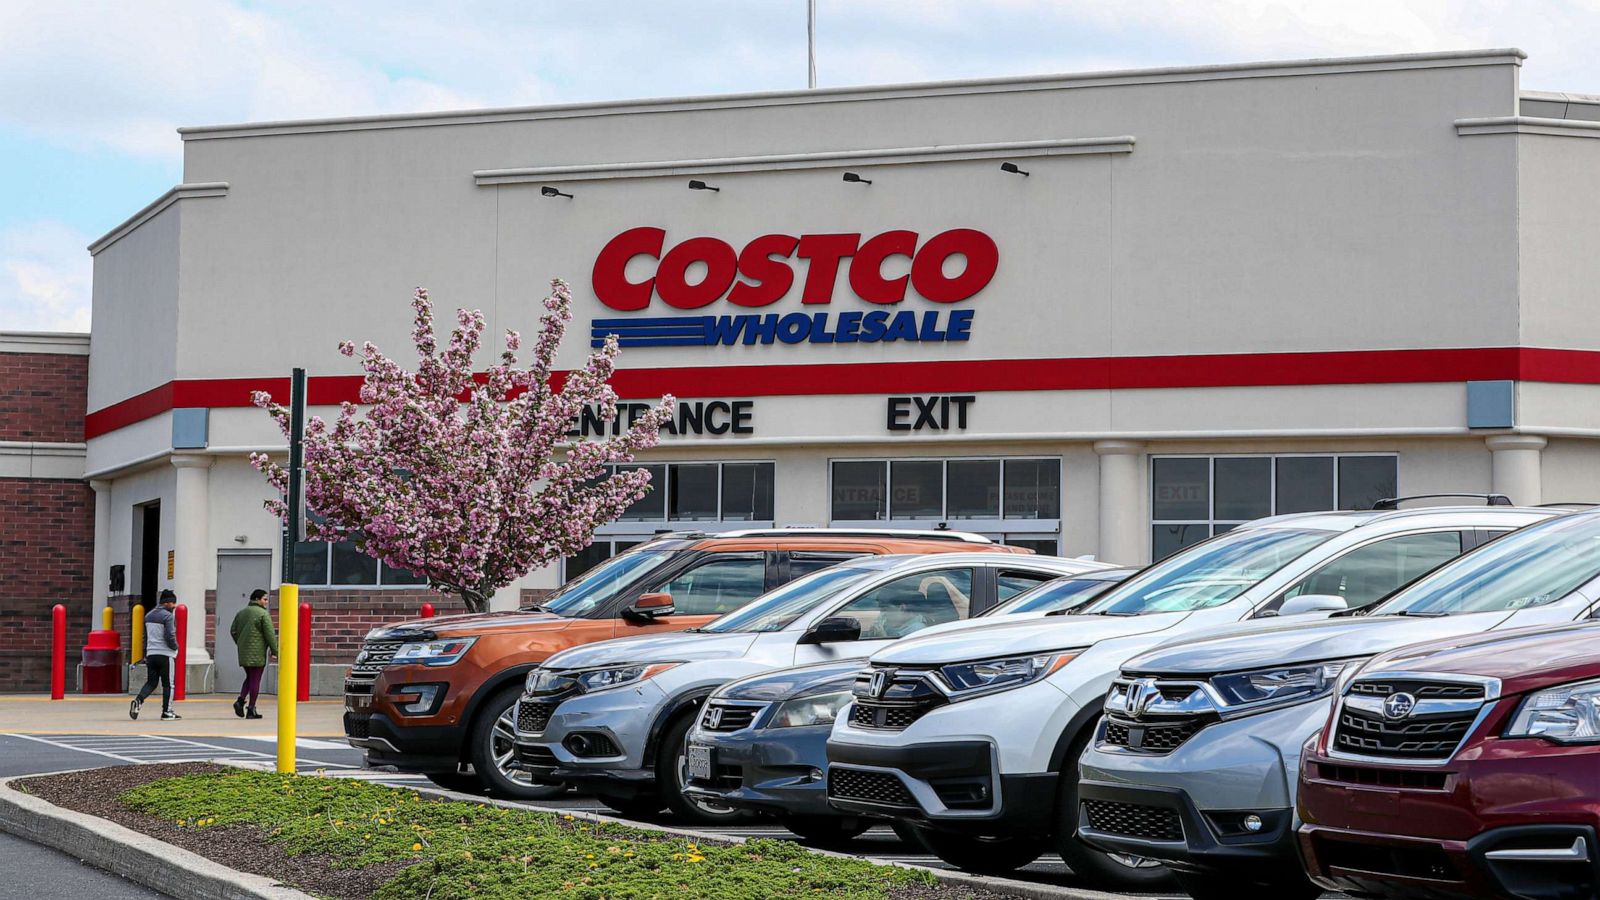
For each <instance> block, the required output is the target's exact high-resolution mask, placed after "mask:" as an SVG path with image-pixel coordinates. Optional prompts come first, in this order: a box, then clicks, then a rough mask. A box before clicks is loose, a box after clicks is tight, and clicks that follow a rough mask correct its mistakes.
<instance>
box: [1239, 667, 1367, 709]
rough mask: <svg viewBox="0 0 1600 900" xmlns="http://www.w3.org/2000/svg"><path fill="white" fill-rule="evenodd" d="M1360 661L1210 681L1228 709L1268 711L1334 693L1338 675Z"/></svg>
mask: <svg viewBox="0 0 1600 900" xmlns="http://www.w3.org/2000/svg"><path fill="white" fill-rule="evenodd" d="M1362 662H1363V660H1359V659H1341V660H1336V661H1334V662H1326V663H1316V664H1314V665H1309V666H1287V667H1284V668H1280V669H1258V670H1256V671H1254V672H1232V673H1229V674H1227V675H1218V676H1216V677H1214V678H1212V679H1211V686H1212V687H1214V688H1216V690H1217V694H1218V695H1219V696H1221V698H1222V701H1223V703H1224V704H1226V705H1227V706H1228V707H1268V706H1281V705H1286V704H1290V703H1303V702H1305V701H1307V700H1315V699H1317V698H1318V697H1325V696H1327V695H1329V694H1331V693H1333V688H1334V685H1335V684H1336V683H1337V682H1338V680H1339V675H1340V674H1341V673H1343V672H1344V671H1345V670H1346V669H1354V668H1356V667H1357V666H1359V665H1360V664H1361V663H1362Z"/></svg>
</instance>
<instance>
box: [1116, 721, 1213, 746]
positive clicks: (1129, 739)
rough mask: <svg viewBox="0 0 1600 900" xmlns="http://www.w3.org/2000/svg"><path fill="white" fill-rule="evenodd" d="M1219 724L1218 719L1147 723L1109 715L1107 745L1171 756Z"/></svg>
mask: <svg viewBox="0 0 1600 900" xmlns="http://www.w3.org/2000/svg"><path fill="white" fill-rule="evenodd" d="M1216 721H1217V717H1216V716H1161V717H1160V718H1156V717H1154V716H1152V717H1150V718H1148V719H1143V720H1141V719H1122V718H1113V717H1109V716H1108V717H1107V718H1106V735H1105V743H1106V744H1107V745H1108V746H1112V747H1126V748H1127V749H1129V750H1137V751H1140V752H1143V753H1171V752H1172V751H1174V750H1176V749H1178V748H1179V747H1181V746H1182V745H1183V742H1184V741H1187V740H1188V739H1189V738H1192V737H1194V736H1195V735H1197V734H1199V733H1200V731H1201V729H1203V728H1205V727H1206V726H1207V725H1210V724H1212V723H1213V722H1216Z"/></svg>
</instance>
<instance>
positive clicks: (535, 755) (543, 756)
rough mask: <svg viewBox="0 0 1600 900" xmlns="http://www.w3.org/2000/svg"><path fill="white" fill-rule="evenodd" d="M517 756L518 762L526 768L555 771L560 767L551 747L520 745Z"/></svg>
mask: <svg viewBox="0 0 1600 900" xmlns="http://www.w3.org/2000/svg"><path fill="white" fill-rule="evenodd" d="M516 755H517V762H518V763H520V764H522V765H523V766H524V767H525V768H530V769H554V768H555V767H556V766H558V765H560V763H559V762H557V760H556V755H555V753H554V752H552V751H551V750H550V748H549V747H529V746H527V745H526V744H518V745H517V750H516Z"/></svg>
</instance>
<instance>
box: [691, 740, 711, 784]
mask: <svg viewBox="0 0 1600 900" xmlns="http://www.w3.org/2000/svg"><path fill="white" fill-rule="evenodd" d="M687 756H688V769H689V777H690V778H692V779H694V780H696V781H710V780H711V748H710V747H707V746H706V745H705V744H690V745H689V746H688V748H687Z"/></svg>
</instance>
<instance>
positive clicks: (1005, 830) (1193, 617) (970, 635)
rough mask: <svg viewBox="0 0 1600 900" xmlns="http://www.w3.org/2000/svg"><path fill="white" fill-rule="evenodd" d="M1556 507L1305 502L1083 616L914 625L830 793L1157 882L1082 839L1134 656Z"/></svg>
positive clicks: (840, 730) (1339, 605)
mask: <svg viewBox="0 0 1600 900" xmlns="http://www.w3.org/2000/svg"><path fill="white" fill-rule="evenodd" d="M1554 512H1555V511H1554V510H1531V509H1516V508H1510V507H1473V508H1454V507H1452V508H1433V509H1421V510H1407V511H1373V512H1330V513H1307V514H1300V515H1292V516H1278V517H1274V518H1269V519H1262V520H1259V521H1256V522H1252V523H1249V524H1247V525H1243V526H1240V527H1239V528H1237V529H1235V530H1233V531H1230V532H1228V533H1226V534H1222V535H1219V536H1217V537H1214V538H1212V539H1211V540H1209V541H1206V542H1204V543H1202V544H1198V545H1196V546H1193V547H1189V548H1187V549H1185V550H1183V551H1180V552H1178V553H1176V554H1174V555H1172V556H1170V557H1168V558H1167V559H1165V560H1163V561H1161V562H1159V563H1157V564H1156V565H1154V566H1151V567H1150V568H1148V569H1146V570H1144V571H1143V572H1141V573H1140V574H1138V575H1135V576H1133V577H1132V578H1130V579H1128V580H1127V581H1124V582H1123V583H1122V584H1120V585H1118V586H1116V587H1114V588H1112V589H1111V590H1109V591H1106V592H1105V593H1104V594H1101V595H1100V597H1098V598H1097V599H1095V600H1093V601H1091V602H1090V603H1089V604H1087V605H1085V606H1083V607H1080V608H1079V610H1078V611H1077V612H1076V613H1075V614H1072V615H1066V616H1058V617H1051V618H1046V619H1032V620H1028V621H1023V622H1017V623H997V624H995V625H992V626H988V627H982V628H970V629H962V630H960V631H956V632H951V633H947V634H935V635H928V636H913V637H910V638H908V639H906V640H903V641H899V642H897V643H895V644H893V645H892V646H890V647H888V648H886V649H884V650H881V651H879V652H878V653H876V654H874V655H873V656H872V658H871V665H870V667H869V668H868V669H867V670H866V671H865V672H863V673H862V674H861V676H859V677H858V679H857V681H856V687H855V696H856V700H855V702H854V703H853V704H852V705H851V706H850V707H849V708H848V709H846V710H844V711H842V712H841V714H840V716H839V718H838V720H837V721H836V722H835V723H834V729H833V734H832V735H831V737H830V739H829V742H828V762H829V768H828V801H829V803H831V804H832V805H833V806H834V807H836V808H838V809H841V810H844V811H847V812H853V813H857V814H865V815H878V816H884V817H889V818H898V819H904V820H907V821H908V822H909V823H910V824H912V825H913V826H915V827H916V828H917V831H918V834H919V836H921V837H922V839H923V840H924V841H925V842H926V843H927V844H928V846H929V848H930V849H931V850H933V852H934V853H936V854H938V856H939V857H940V858H941V859H944V860H945V861H946V862H949V863H951V864H953V865H955V866H958V867H960V868H964V869H969V870H973V871H980V872H1003V871H1009V870H1011V869H1015V868H1018V867H1020V866H1023V865H1026V864H1027V863H1029V862H1031V861H1033V860H1034V859H1035V858H1037V857H1038V856H1040V855H1041V854H1042V853H1044V852H1045V851H1046V850H1047V849H1051V848H1053V849H1055V850H1057V851H1058V852H1059V853H1060V854H1061V856H1062V857H1063V858H1064V859H1065V860H1066V862H1067V865H1068V866H1070V867H1071V868H1072V869H1073V871H1074V872H1076V873H1077V874H1078V875H1079V876H1081V877H1083V878H1085V879H1087V880H1089V881H1091V882H1095V883H1098V884H1100V885H1102V886H1106V887H1114V888H1120V889H1141V888H1142V889H1154V888H1156V887H1157V886H1160V885H1163V884H1164V883H1165V882H1166V881H1167V880H1168V878H1169V876H1168V874H1167V873H1166V871H1165V870H1164V869H1162V868H1161V867H1160V866H1159V864H1157V863H1156V862H1155V861H1153V860H1149V859H1144V858H1139V857H1131V856H1126V855H1112V854H1108V853H1104V852H1102V851H1099V850H1096V849H1094V848H1092V847H1090V846H1088V845H1086V844H1084V843H1082V842H1080V841H1079V840H1078V838H1077V837H1076V836H1075V834H1074V832H1075V830H1076V825H1077V809H1078V801H1077V789H1078V783H1077V761H1078V757H1079V756H1080V755H1081V754H1082V752H1083V749H1084V747H1085V746H1086V745H1087V744H1088V742H1089V739H1090V737H1091V736H1092V734H1093V731H1094V725H1095V723H1096V721H1097V720H1098V719H1099V717H1100V713H1101V708H1102V706H1103V704H1104V699H1105V695H1106V692H1107V691H1108V690H1109V688H1110V687H1111V683H1112V681H1113V679H1115V678H1116V677H1117V675H1118V674H1119V672H1120V670H1121V668H1122V665H1123V663H1125V662H1126V661H1127V660H1128V659H1129V658H1131V657H1132V656H1134V655H1136V654H1138V653H1141V652H1143V651H1145V650H1148V649H1150V648H1152V647H1154V646H1156V645H1157V644H1160V643H1162V642H1165V641H1170V640H1173V639H1174V638H1177V637H1179V636H1181V635H1183V634H1185V633H1193V632H1200V631H1205V630H1209V629H1212V628H1217V627H1221V626H1225V625H1229V624H1233V623H1237V622H1240V621H1242V620H1246V619H1251V618H1261V617H1270V616H1289V615H1296V614H1312V615H1318V614H1320V615H1328V614H1329V613H1331V612H1334V611H1344V610H1348V609H1357V608H1361V607H1364V606H1367V605H1370V604H1372V603H1374V602H1376V601H1378V600H1379V599H1380V598H1382V597H1383V596H1384V595H1386V594H1388V593H1390V592H1391V591H1393V590H1394V589H1395V588H1398V587H1400V586H1401V585H1403V584H1406V583H1408V582H1410V581H1412V580H1414V579H1415V578H1417V577H1419V576H1421V575H1422V574H1423V573H1425V572H1427V571H1428V570H1430V569H1432V568H1434V567H1435V566H1437V565H1439V564H1441V563H1443V562H1446V561H1447V560H1449V559H1452V558H1454V557H1455V556H1457V555H1459V554H1460V553H1461V552H1463V551H1465V550H1468V549H1471V548H1472V547H1474V546H1477V545H1478V544H1480V543H1483V542H1485V541H1487V540H1489V539H1491V538H1493V537H1494V536H1497V535H1498V534H1502V533H1504V532H1506V531H1509V530H1512V529H1515V528H1518V527H1520V526H1522V525H1526V524H1529V523H1531V522H1535V521H1539V520H1540V519H1543V518H1546V517H1548V516H1550V515H1552V514H1553V513H1554Z"/></svg>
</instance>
